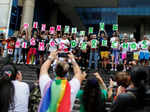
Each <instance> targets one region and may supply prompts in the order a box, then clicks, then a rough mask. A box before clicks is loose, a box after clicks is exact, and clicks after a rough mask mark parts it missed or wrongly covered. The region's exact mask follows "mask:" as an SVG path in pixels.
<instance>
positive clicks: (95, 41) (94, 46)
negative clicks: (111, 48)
mask: <svg viewBox="0 0 150 112" xmlns="http://www.w3.org/2000/svg"><path fill="white" fill-rule="evenodd" d="M91 48H97V40H96V39H93V40H91Z"/></svg>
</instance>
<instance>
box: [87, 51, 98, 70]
mask: <svg viewBox="0 0 150 112" xmlns="http://www.w3.org/2000/svg"><path fill="white" fill-rule="evenodd" d="M93 57H94V67H95V69H97V64H98V52H97V51H91V52H90V60H89V68H91V66H92V60H93Z"/></svg>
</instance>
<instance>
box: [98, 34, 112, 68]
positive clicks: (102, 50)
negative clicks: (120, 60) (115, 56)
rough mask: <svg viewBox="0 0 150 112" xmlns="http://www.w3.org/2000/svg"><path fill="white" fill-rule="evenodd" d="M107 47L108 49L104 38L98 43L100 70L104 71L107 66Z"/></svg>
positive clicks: (106, 39) (106, 40)
mask: <svg viewBox="0 0 150 112" xmlns="http://www.w3.org/2000/svg"><path fill="white" fill-rule="evenodd" d="M109 54H110V52H109V47H108V38H107V37H106V36H104V37H103V40H101V43H100V56H101V63H102V68H104V69H105V70H106V68H107V65H108V63H109Z"/></svg>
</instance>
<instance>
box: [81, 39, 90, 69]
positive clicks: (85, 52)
mask: <svg viewBox="0 0 150 112" xmlns="http://www.w3.org/2000/svg"><path fill="white" fill-rule="evenodd" d="M80 50H81V57H82V58H81V66H82V67H83V69H85V68H86V67H87V65H88V64H87V62H88V54H89V53H88V37H87V36H85V37H84V40H83V41H82V43H81V46H80Z"/></svg>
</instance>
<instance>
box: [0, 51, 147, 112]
mask: <svg viewBox="0 0 150 112" xmlns="http://www.w3.org/2000/svg"><path fill="white" fill-rule="evenodd" d="M58 54H59V51H53V52H51V54H50V56H48V59H47V60H46V61H45V62H44V63H43V64H42V66H41V68H40V70H39V69H38V70H37V75H38V78H39V79H38V81H36V86H35V87H34V88H36V89H32V92H31V93H30V89H29V85H28V84H26V83H24V82H22V73H21V71H20V70H17V69H16V67H15V66H14V65H12V64H7V65H4V66H3V67H2V69H1V78H0V91H1V92H0V106H1V108H0V110H1V112H28V111H29V112H37V111H38V112H71V110H72V108H73V106H74V102H75V99H76V98H79V100H80V112H93V111H94V112H107V110H106V105H105V103H106V101H110V100H111V101H112V102H113V104H112V106H111V108H110V110H109V112H149V108H146V109H145V106H146V104H145V96H146V94H147V88H146V80H147V78H148V72H147V71H146V69H145V68H144V66H135V67H133V68H132V69H131V72H130V73H128V72H118V73H117V74H116V75H115V77H114V79H113V80H112V79H110V82H109V86H108V87H107V86H106V84H105V83H104V81H103V79H102V77H101V75H100V74H99V73H98V72H93V73H92V74H87V73H86V72H83V71H81V69H80V67H79V65H78V64H77V62H76V60H75V56H74V55H73V54H72V53H69V54H68V57H67V58H68V59H67V60H65V59H64V60H62V59H59V58H58ZM53 63H56V67H55V73H56V76H55V78H54V79H52V78H50V77H51V74H50V75H49V72H48V71H49V69H50V68H51V64H53ZM70 64H71V66H72V68H73V74H74V76H73V78H72V79H71V80H70V81H68V80H67V75H68V72H69V69H70V67H71V66H70ZM83 80H85V81H86V83H85V86H84V87H83V88H82V89H81V84H82V82H83ZM114 80H115V81H116V83H117V84H115V82H114ZM114 86H117V87H116V89H115V92H114V89H113V88H114ZM33 90H35V91H33ZM114 93H115V94H114Z"/></svg>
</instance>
